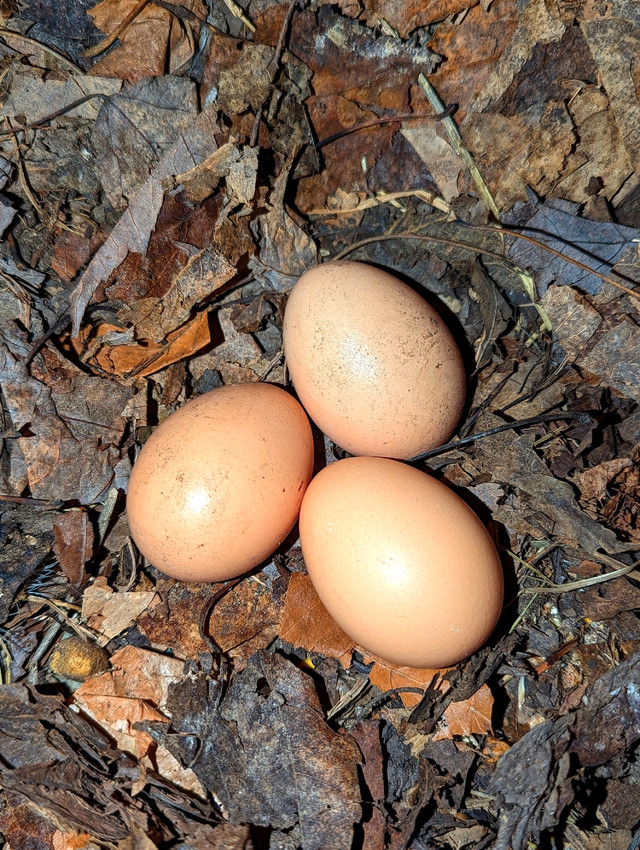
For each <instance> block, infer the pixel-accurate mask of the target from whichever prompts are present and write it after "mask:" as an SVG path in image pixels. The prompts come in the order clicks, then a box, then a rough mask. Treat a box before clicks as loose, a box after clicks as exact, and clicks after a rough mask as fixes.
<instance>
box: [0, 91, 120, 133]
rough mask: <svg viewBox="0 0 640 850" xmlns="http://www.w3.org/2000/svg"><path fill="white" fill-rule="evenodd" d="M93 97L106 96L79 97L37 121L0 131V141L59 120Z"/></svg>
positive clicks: (99, 93)
mask: <svg viewBox="0 0 640 850" xmlns="http://www.w3.org/2000/svg"><path fill="white" fill-rule="evenodd" d="M94 97H102V98H106V97H107V95H106V94H104V93H103V92H93V94H86V95H85V96H84V97H80V98H78V100H74V101H73V102H72V103H68V104H67V105H66V106H63V107H61V108H60V109H56V111H55V112H51V113H49V115H45V116H44V117H43V118H38V120H37V121H32V122H31V123H30V124H17V125H16V126H15V127H11V129H10V130H0V139H2V138H3V137H4V136H15V135H16V134H18V133H23V132H24V131H25V130H36V129H37V128H38V127H41V126H42V125H43V124H48V123H49V121H53V120H55V119H56V118H59V117H60V116H61V115H64V114H65V113H66V112H72V111H73V110H74V109H76V108H77V107H78V106H82V104H83V103H86V102H87V101H88V100H92V99H93V98H94Z"/></svg>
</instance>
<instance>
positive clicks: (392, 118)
mask: <svg viewBox="0 0 640 850" xmlns="http://www.w3.org/2000/svg"><path fill="white" fill-rule="evenodd" d="M454 110H455V107H454V106H449V107H448V108H447V109H445V110H444V112H436V113H435V115H434V114H433V113H431V114H430V115H415V114H414V115H388V116H386V117H384V118H376V119H374V120H372V121H365V122H364V123H363V124H356V126H355V127H348V128H347V129H346V130H340V131H339V132H338V133H332V135H331V136H327V137H326V138H324V139H321V140H320V141H319V142H316V143H315V145H314V147H316V148H322V147H324V146H325V145H330V144H331V142H335V141H337V140H338V139H341V138H342V137H343V136H349V135H350V134H351V133H357V132H358V131H359V130H366V129H367V128H368V127H377V126H379V125H380V124H401V123H402V122H403V121H442V120H443V119H444V118H448V117H449V116H450V115H452V114H453V112H454Z"/></svg>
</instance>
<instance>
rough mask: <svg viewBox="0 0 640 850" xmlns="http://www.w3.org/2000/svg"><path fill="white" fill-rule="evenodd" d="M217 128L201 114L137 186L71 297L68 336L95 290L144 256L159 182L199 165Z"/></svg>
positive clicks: (210, 147) (77, 326)
mask: <svg viewBox="0 0 640 850" xmlns="http://www.w3.org/2000/svg"><path fill="white" fill-rule="evenodd" d="M216 129H217V127H216V124H215V121H214V119H213V117H212V116H211V114H210V113H208V112H203V113H201V114H200V115H199V116H198V118H197V119H196V120H195V121H194V122H193V124H192V125H191V127H189V128H188V129H187V130H185V132H184V133H181V134H180V136H179V138H178V140H177V141H176V142H175V143H174V144H173V145H172V146H171V147H170V148H169V150H168V151H167V152H166V153H165V154H164V156H163V157H162V159H161V160H160V162H159V163H158V165H157V166H156V167H155V168H154V169H153V171H152V172H151V175H150V177H149V179H148V180H147V181H146V182H145V183H144V184H143V185H142V186H141V188H140V189H139V190H138V192H137V193H136V195H135V197H134V198H133V200H132V201H131V203H130V204H129V208H128V209H127V211H126V212H125V213H124V214H123V216H122V218H121V219H120V220H119V221H118V223H117V224H116V226H115V227H114V228H113V230H112V231H111V233H110V235H109V237H108V239H107V240H106V242H105V243H104V245H102V247H101V248H99V249H98V251H97V253H96V254H95V256H94V257H93V259H92V260H91V262H90V263H89V266H88V267H87V269H86V271H85V272H84V274H83V275H82V277H81V278H80V280H79V282H78V284H77V286H76V288H75V289H74V290H73V292H72V294H71V314H72V320H73V324H72V335H73V336H78V334H79V331H80V323H81V322H82V317H83V316H84V311H85V309H86V307H87V305H88V304H89V302H90V301H91V298H92V296H93V294H94V292H95V291H96V289H97V288H98V286H99V285H100V284H101V283H103V282H104V281H106V280H107V279H108V278H109V277H110V275H111V273H112V272H113V271H114V269H116V268H117V267H118V266H119V265H120V263H122V261H123V260H124V259H125V257H126V256H127V254H128V253H129V252H130V251H131V252H135V253H138V254H143V255H144V254H145V253H146V250H147V246H148V244H149V238H150V236H151V233H152V231H153V229H154V227H155V225H156V220H157V218H158V213H159V212H160V209H161V207H162V201H163V198H164V189H163V181H164V180H166V179H167V178H170V177H172V176H173V175H175V174H181V173H183V172H184V171H188V170H189V168H193V167H194V166H196V165H197V164H198V163H199V162H202V161H203V160H204V159H205V158H206V157H207V156H208V155H209V154H210V153H212V152H213V150H215V148H216V147H217V145H216V142H215V138H214V133H215V131H216Z"/></svg>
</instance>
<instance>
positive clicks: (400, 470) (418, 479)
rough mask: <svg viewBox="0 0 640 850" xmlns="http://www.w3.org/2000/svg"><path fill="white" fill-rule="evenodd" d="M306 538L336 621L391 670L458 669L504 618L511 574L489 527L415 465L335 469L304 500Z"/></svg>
mask: <svg viewBox="0 0 640 850" xmlns="http://www.w3.org/2000/svg"><path fill="white" fill-rule="evenodd" d="M300 540H301V544H302V554H303V556H304V561H305V564H306V567H307V570H308V572H309V576H310V578H311V581H312V582H313V585H314V587H315V589H316V591H317V593H318V596H319V597H320V599H321V601H322V603H323V604H324V606H325V607H326V608H327V610H328V611H329V613H330V614H331V616H332V617H333V619H334V620H335V621H336V623H337V624H338V625H339V626H340V627H341V628H342V629H343V630H344V631H345V632H346V633H347V634H348V635H349V636H350V637H351V638H352V639H353V640H354V641H355V642H356V643H359V644H360V645H361V646H362V647H364V648H365V649H367V650H368V651H369V652H372V653H374V654H376V655H379V656H380V657H381V658H383V659H385V660H386V661H389V662H391V663H392V664H400V665H404V666H408V667H435V668H438V667H448V666H450V665H452V664H456V663H457V662H458V661H460V660H462V659H463V658H466V657H467V656H469V655H470V654H471V653H473V652H475V651H476V650H477V649H478V648H479V647H481V646H482V644H483V643H484V642H485V641H486V640H487V638H488V637H489V636H490V635H491V633H492V631H493V629H494V628H495V625H496V623H497V621H498V618H499V616H500V611H501V608H502V600H503V574H502V568H501V565H500V558H499V556H498V553H497V551H496V548H495V546H494V544H493V542H492V540H491V537H490V536H489V533H488V532H487V530H486V528H485V527H484V525H483V524H482V522H481V521H480V520H479V518H478V517H477V516H476V514H475V513H474V512H473V511H472V510H471V508H470V507H469V506H468V505H467V504H466V503H465V502H464V501H463V500H462V499H460V498H459V496H457V495H456V494H455V493H454V492H453V491H452V490H450V489H449V488H448V487H447V486H446V485H444V484H442V483H441V482H439V481H437V480H436V479H435V478H434V477H433V476H431V475H428V474H427V473H425V472H421V471H420V470H418V469H415V468H413V467H411V466H408V465H407V464H403V463H401V462H399V461H394V460H389V459H386V458H369V457H357V458H347V459H345V460H340V461H337V462H335V463H332V464H330V465H329V466H328V467H326V468H325V469H323V470H322V471H321V472H320V473H319V474H318V475H316V477H315V478H314V479H313V481H312V482H311V484H310V485H309V488H308V489H307V492H306V494H305V497H304V499H303V502H302V508H301V511H300Z"/></svg>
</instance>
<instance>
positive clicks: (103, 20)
mask: <svg viewBox="0 0 640 850" xmlns="http://www.w3.org/2000/svg"><path fill="white" fill-rule="evenodd" d="M137 5H138V0H102V2H101V3H98V5H97V6H94V7H93V9H89V14H90V15H91V17H92V18H93V22H94V24H95V25H96V27H97V28H98V29H99V30H102V32H104V33H107V34H110V33H112V32H114V31H115V30H117V29H118V28H119V27H120V26H121V24H122V22H123V21H124V20H125V18H126V17H127V15H129V14H130V13H131V12H132V11H133V10H134V8H135V7H136V6H137ZM182 5H183V6H185V7H186V8H188V9H189V11H190V12H193V13H195V14H196V15H197V16H198V17H199V18H200V19H201V20H204V19H205V18H206V15H207V12H206V8H205V7H204V6H203V4H202V3H201V2H200V0H184V2H183V3H182ZM195 37H197V33H195V32H194V29H193V26H192V25H191V24H189V23H188V22H185V21H180V20H178V19H177V18H176V17H175V16H174V15H172V14H171V13H170V12H168V11H167V10H166V9H162V8H161V7H159V6H156V5H154V4H153V3H149V4H148V5H147V6H146V7H145V8H144V9H143V10H142V11H141V12H140V14H139V15H137V17H136V18H135V20H133V21H132V23H131V24H129V26H128V27H126V29H125V30H124V31H122V32H119V33H118V40H119V42H120V43H119V45H118V46H117V47H115V48H114V49H113V50H111V51H110V52H109V53H107V54H106V55H105V56H103V58H102V59H99V60H98V62H96V64H95V65H94V66H93V67H92V68H91V70H90V71H89V72H88V73H89V74H92V75H94V74H98V75H99V76H103V77H120V78H121V79H123V80H127V81H128V82H130V83H135V82H136V81H137V80H140V79H142V78H143V77H154V76H160V75H162V74H164V73H165V72H166V70H167V66H168V67H169V73H174V72H175V71H177V70H178V69H179V68H180V67H181V66H182V65H184V64H185V63H186V62H188V61H189V59H190V58H191V57H192V56H193V52H194V49H195Z"/></svg>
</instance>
